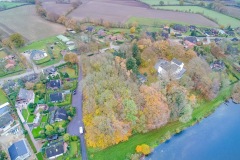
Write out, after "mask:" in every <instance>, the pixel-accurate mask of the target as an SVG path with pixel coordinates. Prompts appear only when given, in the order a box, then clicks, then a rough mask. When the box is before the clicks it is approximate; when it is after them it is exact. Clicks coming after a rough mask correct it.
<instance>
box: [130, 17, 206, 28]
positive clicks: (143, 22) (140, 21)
mask: <svg viewBox="0 0 240 160" xmlns="http://www.w3.org/2000/svg"><path fill="white" fill-rule="evenodd" d="M134 22H137V23H138V24H140V25H146V26H153V27H154V26H159V25H161V24H171V23H178V24H183V25H189V24H190V23H184V22H181V21H170V20H163V19H158V18H156V19H153V18H143V17H141V18H140V17H131V18H129V19H128V21H127V23H134ZM196 26H198V27H205V26H202V25H196Z"/></svg>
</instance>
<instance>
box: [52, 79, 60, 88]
mask: <svg viewBox="0 0 240 160" xmlns="http://www.w3.org/2000/svg"><path fill="white" fill-rule="evenodd" d="M49 87H51V88H60V87H61V81H60V80H59V79H57V80H51V81H50V82H49Z"/></svg>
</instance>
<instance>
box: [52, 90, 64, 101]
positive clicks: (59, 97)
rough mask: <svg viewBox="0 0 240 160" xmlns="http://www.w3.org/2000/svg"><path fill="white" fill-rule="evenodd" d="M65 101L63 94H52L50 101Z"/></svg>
mask: <svg viewBox="0 0 240 160" xmlns="http://www.w3.org/2000/svg"><path fill="white" fill-rule="evenodd" d="M63 100H64V94H63V93H61V92H58V93H51V94H50V101H51V102H54V103H56V102H62V101H63Z"/></svg>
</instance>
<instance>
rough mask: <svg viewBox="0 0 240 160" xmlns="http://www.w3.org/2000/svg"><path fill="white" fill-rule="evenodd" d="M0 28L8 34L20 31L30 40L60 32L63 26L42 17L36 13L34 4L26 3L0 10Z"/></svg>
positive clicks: (63, 29) (63, 28)
mask: <svg viewBox="0 0 240 160" xmlns="http://www.w3.org/2000/svg"><path fill="white" fill-rule="evenodd" d="M16 13H17V14H16ZM23 17H24V19H26V20H27V21H24V20H23ZM0 30H2V31H4V32H5V33H6V34H8V35H10V34H12V33H15V32H17V33H20V34H22V35H23V37H24V38H25V39H26V40H27V41H30V42H32V41H36V40H40V39H43V38H46V37H49V36H53V35H57V34H61V33H63V32H64V31H65V27H64V26H61V25H59V24H55V23H51V22H49V21H46V20H44V19H42V18H41V17H40V16H38V15H37V13H36V11H35V6H34V5H27V6H22V7H17V8H14V9H10V10H6V11H2V12H0Z"/></svg>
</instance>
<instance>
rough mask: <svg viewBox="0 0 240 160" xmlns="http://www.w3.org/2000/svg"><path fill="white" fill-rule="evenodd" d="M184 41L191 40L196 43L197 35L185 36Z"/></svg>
mask: <svg viewBox="0 0 240 160" xmlns="http://www.w3.org/2000/svg"><path fill="white" fill-rule="evenodd" d="M183 40H184V41H186V40H187V41H189V42H191V43H194V44H196V43H197V38H196V37H184V39H183Z"/></svg>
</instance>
